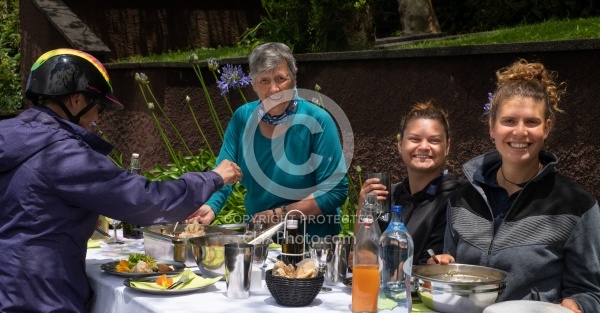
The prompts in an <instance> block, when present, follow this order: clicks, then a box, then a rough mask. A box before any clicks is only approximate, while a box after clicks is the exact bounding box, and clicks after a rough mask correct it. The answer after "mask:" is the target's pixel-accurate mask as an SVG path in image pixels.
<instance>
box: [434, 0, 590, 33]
mask: <svg viewBox="0 0 600 313" xmlns="http://www.w3.org/2000/svg"><path fill="white" fill-rule="evenodd" d="M432 4H433V8H434V10H435V13H436V16H437V18H438V21H439V23H440V27H441V29H442V31H443V32H445V33H448V34H462V33H472V32H481V31H488V30H492V29H498V28H499V27H511V26H515V25H519V24H523V23H528V24H530V23H539V22H543V21H547V20H552V19H569V18H570V19H577V18H580V17H584V18H585V17H592V16H598V15H600V6H599V5H598V3H595V2H594V1H578V0H532V1H523V0H498V1H487V0H467V1H463V0H432Z"/></svg>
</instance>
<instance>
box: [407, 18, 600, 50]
mask: <svg viewBox="0 0 600 313" xmlns="http://www.w3.org/2000/svg"><path fill="white" fill-rule="evenodd" d="M599 37H600V17H596V18H588V19H574V20H561V21H548V22H543V23H539V24H533V25H522V26H518V27H513V28H506V29H498V30H494V31H491V32H488V33H482V34H474V35H465V36H461V37H458V38H454V39H447V40H432V41H427V42H423V43H418V44H408V45H401V46H398V49H416V48H432V47H449V46H470V45H483V44H502V43H513V42H535V41H550V40H569V39H587V38H599Z"/></svg>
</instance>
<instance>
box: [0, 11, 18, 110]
mask: <svg viewBox="0 0 600 313" xmlns="http://www.w3.org/2000/svg"><path fill="white" fill-rule="evenodd" d="M20 41H21V36H20V32H19V1H18V0H7V1H3V3H2V7H1V8H0V95H2V97H0V112H5V113H13V112H15V111H17V110H19V109H20V108H21V106H22V100H23V97H22V95H21V77H20V75H19V65H20V59H21V55H20V53H19V43H20Z"/></svg>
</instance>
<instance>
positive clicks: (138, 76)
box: [135, 73, 148, 84]
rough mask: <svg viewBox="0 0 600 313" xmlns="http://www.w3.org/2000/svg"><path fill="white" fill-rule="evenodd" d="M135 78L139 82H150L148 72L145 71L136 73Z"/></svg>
mask: <svg viewBox="0 0 600 313" xmlns="http://www.w3.org/2000/svg"><path fill="white" fill-rule="evenodd" d="M135 80H136V81H137V82H138V83H144V84H147V83H148V76H146V74H144V73H135Z"/></svg>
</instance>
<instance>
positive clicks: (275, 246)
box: [269, 243, 281, 249]
mask: <svg viewBox="0 0 600 313" xmlns="http://www.w3.org/2000/svg"><path fill="white" fill-rule="evenodd" d="M279 248H281V245H279V244H276V243H272V244H270V245H269V249H279Z"/></svg>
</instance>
